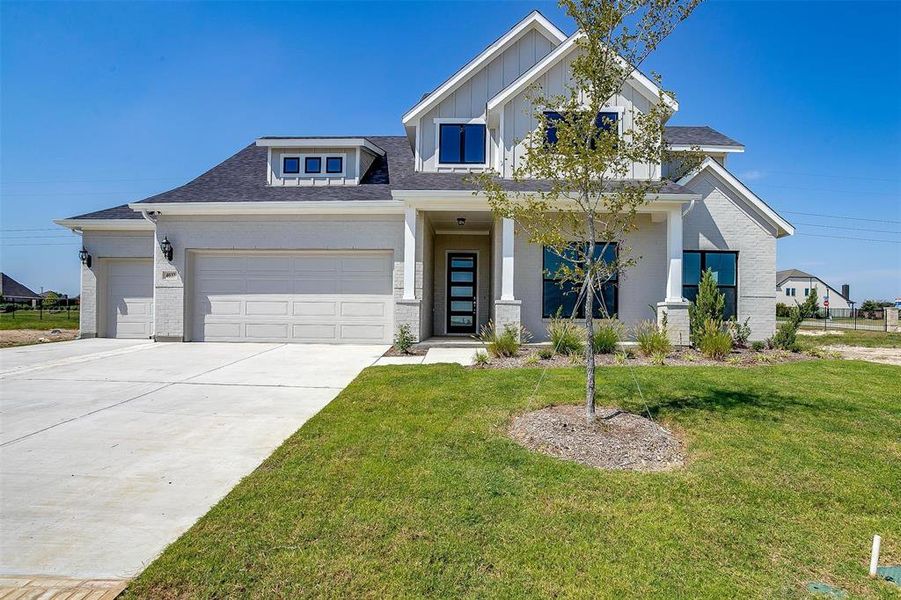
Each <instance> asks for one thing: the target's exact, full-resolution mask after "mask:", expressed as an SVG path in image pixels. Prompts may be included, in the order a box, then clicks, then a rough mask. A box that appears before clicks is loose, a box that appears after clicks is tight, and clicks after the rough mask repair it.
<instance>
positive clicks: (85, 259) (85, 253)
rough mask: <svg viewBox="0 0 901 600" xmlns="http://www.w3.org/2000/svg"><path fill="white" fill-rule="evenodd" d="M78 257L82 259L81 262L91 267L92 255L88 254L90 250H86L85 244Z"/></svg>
mask: <svg viewBox="0 0 901 600" xmlns="http://www.w3.org/2000/svg"><path fill="white" fill-rule="evenodd" d="M78 259H79V260H80V261H81V264H83V265H84V266H86V267H87V268H89V269H90V268H91V255H90V254H88V251H87V250H85V248H84V246H82V247H81V250H79V252H78Z"/></svg>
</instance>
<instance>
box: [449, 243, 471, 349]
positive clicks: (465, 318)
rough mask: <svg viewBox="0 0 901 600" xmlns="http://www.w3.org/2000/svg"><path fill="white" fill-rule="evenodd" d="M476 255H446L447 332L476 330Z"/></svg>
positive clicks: (464, 253) (463, 253) (466, 253)
mask: <svg viewBox="0 0 901 600" xmlns="http://www.w3.org/2000/svg"><path fill="white" fill-rule="evenodd" d="M476 287H477V286H476V255H475V253H473V252H451V253H450V254H448V255H447V290H448V293H447V332H448V333H475V332H476Z"/></svg>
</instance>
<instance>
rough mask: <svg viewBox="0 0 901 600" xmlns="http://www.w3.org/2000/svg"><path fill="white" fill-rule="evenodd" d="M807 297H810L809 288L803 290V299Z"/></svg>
mask: <svg viewBox="0 0 901 600" xmlns="http://www.w3.org/2000/svg"><path fill="white" fill-rule="evenodd" d="M809 295H810V288H804V297H805V298H806V297H807V296H809Z"/></svg>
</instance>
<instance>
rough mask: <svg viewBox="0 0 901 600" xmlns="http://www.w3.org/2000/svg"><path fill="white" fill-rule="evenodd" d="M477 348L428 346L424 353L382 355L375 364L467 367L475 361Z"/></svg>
mask: <svg viewBox="0 0 901 600" xmlns="http://www.w3.org/2000/svg"><path fill="white" fill-rule="evenodd" d="M478 351H479V350H478V349H477V348H429V350H428V352H426V353H425V354H424V355H418V356H383V357H382V358H380V359H379V360H378V362H376V363H375V364H376V366H379V367H381V366H384V365H431V364H436V363H456V364H458V365H463V366H464V367H467V366H469V365H471V364H473V363H474V362H475V358H474V357H475V355H476V352H478Z"/></svg>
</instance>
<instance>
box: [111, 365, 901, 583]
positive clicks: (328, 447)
mask: <svg viewBox="0 0 901 600" xmlns="http://www.w3.org/2000/svg"><path fill="white" fill-rule="evenodd" d="M633 373H634V376H635V377H636V378H637V380H638V382H640V384H641V389H642V391H643V392H644V394H645V397H646V398H647V401H648V404H649V408H650V411H651V412H652V413H653V414H654V415H655V417H656V418H658V419H660V420H662V421H663V422H664V423H666V424H668V425H669V426H670V427H672V428H673V429H675V430H676V431H678V432H680V433H681V434H682V435H683V436H684V438H685V440H686V441H687V445H688V452H689V455H690V464H689V466H688V467H687V468H686V469H684V470H682V471H677V472H670V473H654V474H641V473H626V472H604V471H597V470H592V469H590V468H587V467H583V466H580V465H578V464H573V463H566V462H562V461H558V460H555V459H552V458H549V457H546V456H543V455H539V454H534V453H531V452H529V451H527V450H524V449H522V448H520V447H519V446H517V445H516V444H515V443H513V442H511V441H510V440H508V439H507V438H506V436H505V428H506V424H507V423H508V421H509V419H510V417H511V415H512V414H514V413H517V412H519V411H524V410H528V409H530V408H538V407H541V406H545V405H548V404H554V403H577V402H579V398H580V395H581V392H582V382H583V375H582V373H581V371H579V370H577V369H557V370H549V371H548V372H547V373H546V375H545V376H544V378H543V379H542V378H541V375H542V372H541V370H540V369H510V370H477V369H463V368H461V367H457V366H448V365H435V366H415V367H377V368H370V369H368V370H366V371H364V372H363V373H362V374H361V375H360V376H359V377H358V378H357V379H356V381H354V382H353V383H352V384H351V385H350V386H349V387H348V388H347V389H346V390H345V391H344V392H343V393H342V394H341V395H340V396H339V397H338V398H337V399H335V400H334V401H333V402H332V403H331V404H330V405H329V406H328V407H326V408H325V409H324V410H323V411H322V412H321V413H320V414H319V415H317V416H316V417H315V418H313V419H312V420H311V421H310V422H309V423H307V425H305V426H304V427H303V428H301V429H300V430H299V431H298V432H297V433H295V434H294V435H293V436H292V437H291V438H290V439H289V440H288V441H286V442H285V444H284V445H283V446H282V447H281V448H279V449H278V450H277V451H276V452H275V453H274V454H273V455H272V456H271V457H270V458H269V459H268V460H266V462H265V463H264V464H263V465H262V466H260V467H259V468H258V469H257V470H256V471H255V472H254V473H253V474H251V475H250V476H249V477H247V478H246V479H245V480H244V481H242V482H241V483H240V484H239V485H238V486H237V487H236V488H235V489H234V490H233V491H232V492H231V493H230V494H229V495H228V496H227V497H226V498H225V499H224V500H223V501H222V502H220V503H219V504H218V505H217V506H215V507H214V508H213V509H212V510H211V511H210V512H209V513H208V514H207V515H206V516H205V517H203V518H202V519H201V520H200V521H199V522H198V523H197V524H196V525H195V526H194V527H193V528H192V529H191V530H190V531H189V532H188V533H187V534H185V535H184V536H183V537H182V538H181V539H179V540H178V541H177V542H175V543H174V544H173V545H171V546H170V547H169V548H168V549H167V550H166V551H165V552H164V553H163V554H162V556H160V557H159V558H158V559H157V560H156V561H155V562H153V563H152V564H151V565H150V567H149V568H148V569H147V570H146V571H145V572H144V573H143V574H142V575H141V576H140V577H139V578H138V579H137V580H135V581H134V582H133V583H132V584H131V586H130V587H129V590H128V593H127V597H129V598H135V597H145V598H174V597H178V598H183V597H184V598H188V597H190V598H236V597H254V598H276V597H277V598H298V597H313V596H315V597H319V596H327V597H335V598H352V597H369V598H393V597H424V596H429V597H445V598H457V597H479V598H482V597H490V598H525V597H536V598H545V597H585V598H636V597H651V596H653V597H667V598H786V597H788V598H792V597H806V592H805V591H804V589H805V586H806V584H807V582H809V581H811V580H823V581H827V582H830V583H833V584H838V585H840V586H842V587H843V588H844V589H846V590H847V591H849V592H851V593H852V595H858V596H865V597H884V598H889V597H893V598H898V591H897V590H898V588H893V587H892V586H890V585H889V584H887V583H884V582H875V581H871V580H869V579H867V577H866V568H867V564H868V557H869V548H870V542H871V539H872V536H873V534H874V533H879V534H881V535H882V537H883V561H882V562H883V563H894V564H897V563H898V562H901V519H899V518H898V516H899V514H901V476H899V473H901V471H899V464H901V440H899V436H898V432H899V431H901V404H899V400H898V399H899V397H901V383H899V382H901V369H899V368H897V367H891V366H884V365H875V364H868V363H862V362H850V361H847V362H842V361H820V360H816V361H805V362H799V363H792V364H783V365H779V366H770V367H755V368H745V369H738V368H729V367H715V368H708V367H682V368H678V367H640V368H634V369H630V368H628V367H607V368H603V369H601V372H600V379H599V381H600V396H601V398H602V399H601V403H603V404H611V405H612V404H617V405H620V406H624V407H625V408H628V409H629V410H632V411H635V412H643V411H644V405H643V404H642V402H641V400H640V399H639V397H638V395H637V392H636V385H635V381H634V380H633ZM539 381H541V384H540V387H539V389H538V392H537V394H536V395H534V396H533V390H535V389H536V384H537V383H538V382H539Z"/></svg>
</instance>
